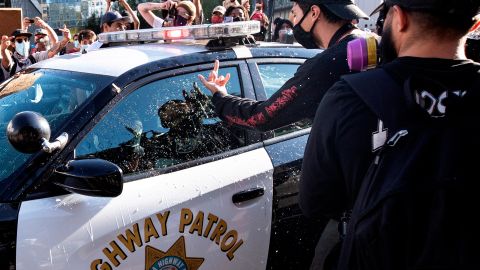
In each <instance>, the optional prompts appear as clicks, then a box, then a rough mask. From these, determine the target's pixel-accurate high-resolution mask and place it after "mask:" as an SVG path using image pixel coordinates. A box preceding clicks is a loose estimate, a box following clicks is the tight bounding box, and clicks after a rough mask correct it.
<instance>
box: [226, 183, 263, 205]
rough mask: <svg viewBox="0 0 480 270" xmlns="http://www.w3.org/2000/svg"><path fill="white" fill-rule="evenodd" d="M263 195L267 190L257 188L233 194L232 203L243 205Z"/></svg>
mask: <svg viewBox="0 0 480 270" xmlns="http://www.w3.org/2000/svg"><path fill="white" fill-rule="evenodd" d="M263 194H265V188H263V187H255V188H251V189H247V190H244V191H240V192H238V193H235V194H233V196H232V202H233V203H241V202H244V201H248V200H252V199H255V198H257V197H260V196H262V195H263Z"/></svg>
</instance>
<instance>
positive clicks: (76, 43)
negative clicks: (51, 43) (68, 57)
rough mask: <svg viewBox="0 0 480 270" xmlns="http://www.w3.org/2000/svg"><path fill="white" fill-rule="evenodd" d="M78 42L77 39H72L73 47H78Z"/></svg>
mask: <svg viewBox="0 0 480 270" xmlns="http://www.w3.org/2000/svg"><path fill="white" fill-rule="evenodd" d="M78 44H79V43H78V40H74V41H73V46H75V48H78Z"/></svg>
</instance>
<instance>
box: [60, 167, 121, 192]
mask: <svg viewBox="0 0 480 270" xmlns="http://www.w3.org/2000/svg"><path fill="white" fill-rule="evenodd" d="M53 183H54V184H55V185H57V186H60V187H62V188H63V189H65V190H67V191H70V192H73V193H78V194H82V195H87V196H96V197H116V196H118V195H120V194H121V193H122V189H123V172H122V169H120V167H118V166H117V165H115V164H113V163H112V162H109V161H106V160H103V159H82V160H70V161H68V162H67V164H65V165H64V166H61V167H59V168H57V169H56V170H55V173H54V179H53Z"/></svg>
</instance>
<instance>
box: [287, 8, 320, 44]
mask: <svg viewBox="0 0 480 270" xmlns="http://www.w3.org/2000/svg"><path fill="white" fill-rule="evenodd" d="M309 12H310V10H309V11H308V12H307V13H305V14H303V17H302V19H301V20H300V21H299V22H298V23H297V24H296V25H295V26H294V27H293V36H294V37H295V39H296V40H297V42H298V43H300V45H302V46H303V47H304V48H306V49H318V45H317V43H315V40H314V39H313V35H312V31H313V28H315V24H317V21H315V22H314V23H313V25H312V28H310V32H307V31H305V30H303V28H302V22H303V20H304V19H305V16H307V14H308V13H309Z"/></svg>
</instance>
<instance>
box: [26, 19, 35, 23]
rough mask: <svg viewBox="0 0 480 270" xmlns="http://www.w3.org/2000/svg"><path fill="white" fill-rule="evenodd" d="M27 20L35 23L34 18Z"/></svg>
mask: <svg viewBox="0 0 480 270" xmlns="http://www.w3.org/2000/svg"><path fill="white" fill-rule="evenodd" d="M27 22H29V23H35V20H34V19H28V20H27Z"/></svg>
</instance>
